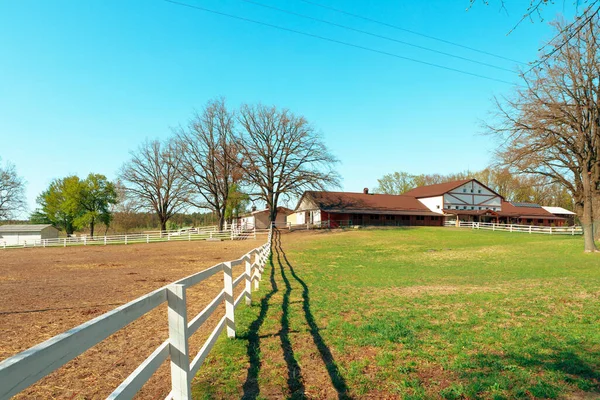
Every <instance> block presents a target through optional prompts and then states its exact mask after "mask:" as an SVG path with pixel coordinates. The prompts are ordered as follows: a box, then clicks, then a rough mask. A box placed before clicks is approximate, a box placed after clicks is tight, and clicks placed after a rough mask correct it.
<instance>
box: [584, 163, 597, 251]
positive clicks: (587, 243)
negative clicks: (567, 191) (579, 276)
mask: <svg viewBox="0 0 600 400" xmlns="http://www.w3.org/2000/svg"><path fill="white" fill-rule="evenodd" d="M582 183H583V210H582V215H581V226H582V227H583V241H584V249H585V252H586V253H593V252H597V251H598V248H597V247H596V243H595V242H594V205H593V203H594V195H593V192H592V185H591V179H590V176H589V175H588V173H587V171H586V170H585V169H584V170H583V174H582Z"/></svg>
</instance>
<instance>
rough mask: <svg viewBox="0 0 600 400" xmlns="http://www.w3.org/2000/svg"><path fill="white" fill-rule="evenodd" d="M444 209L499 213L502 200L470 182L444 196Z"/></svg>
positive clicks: (477, 184) (481, 186) (484, 188)
mask: <svg viewBox="0 0 600 400" xmlns="http://www.w3.org/2000/svg"><path fill="white" fill-rule="evenodd" d="M444 208H445V209H448V210H475V211H479V210H493V211H500V210H501V209H502V198H501V197H500V196H498V195H497V194H496V193H494V192H492V191H491V190H489V189H487V188H486V187H485V186H483V185H480V184H479V183H478V182H476V181H470V182H467V183H465V184H464V185H461V186H459V187H457V188H456V189H452V190H450V191H449V192H447V193H445V194H444Z"/></svg>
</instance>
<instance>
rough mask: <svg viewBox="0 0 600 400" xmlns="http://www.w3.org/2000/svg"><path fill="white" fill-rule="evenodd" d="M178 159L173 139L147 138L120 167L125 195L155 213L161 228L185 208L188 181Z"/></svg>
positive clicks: (164, 227) (188, 190)
mask: <svg viewBox="0 0 600 400" xmlns="http://www.w3.org/2000/svg"><path fill="white" fill-rule="evenodd" d="M180 160H181V158H180V157H179V156H178V155H177V154H176V147H175V146H174V144H173V143H172V142H167V143H164V144H163V143H161V142H160V141H158V140H155V141H146V142H145V143H144V144H143V145H141V146H140V147H139V149H138V150H137V151H135V152H132V153H131V159H130V160H129V161H128V162H127V163H125V165H123V167H122V168H121V173H120V177H119V178H120V180H121V182H122V183H123V184H124V185H125V187H126V193H127V196H128V197H129V198H131V199H133V200H134V201H135V203H136V204H138V206H139V208H140V209H145V210H153V211H154V212H156V214H157V216H158V218H159V220H160V225H161V229H162V230H166V228H167V221H168V220H169V219H170V218H171V217H172V216H173V215H174V214H176V213H177V212H180V211H182V210H183V209H184V208H185V206H186V204H187V202H188V198H189V195H190V187H189V184H188V182H187V181H186V180H185V179H183V177H182V175H181V172H180V171H181V165H180V163H181V161H180Z"/></svg>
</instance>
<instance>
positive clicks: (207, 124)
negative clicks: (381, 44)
mask: <svg viewBox="0 0 600 400" xmlns="http://www.w3.org/2000/svg"><path fill="white" fill-rule="evenodd" d="M336 163H337V159H336V158H335V157H334V156H333V155H332V154H331V152H330V151H329V149H328V148H327V147H326V146H325V144H324V142H323V139H322V137H321V135H320V134H319V132H318V131H317V130H316V128H315V127H314V126H313V125H312V124H311V123H309V122H308V120H307V119H306V118H304V117H303V116H300V115H296V114H294V113H292V112H291V111H289V110H287V109H279V108H277V107H273V106H265V105H262V104H255V105H248V104H246V105H243V106H241V107H240V108H239V109H237V110H233V109H231V108H229V107H228V106H227V104H226V103H225V101H224V100H223V99H216V100H212V101H210V102H209V103H208V104H207V105H206V106H205V107H204V108H203V109H202V110H201V111H200V112H198V113H197V114H196V115H194V116H193V118H192V119H191V120H190V121H189V123H188V124H187V125H186V126H180V127H178V128H177V129H174V130H173V135H172V136H171V137H170V138H168V139H167V140H164V141H159V140H154V141H146V142H144V143H142V144H141V145H140V147H139V148H138V149H137V150H135V151H132V152H131V158H130V159H129V160H128V161H127V162H126V163H125V164H124V165H123V166H122V168H121V170H120V173H119V180H120V182H121V183H122V185H123V187H124V202H126V203H127V204H128V205H129V206H130V207H131V208H132V209H134V210H144V211H150V210H151V211H153V212H155V213H156V215H157V216H158V218H159V221H160V226H161V229H166V224H167V222H168V221H169V219H170V218H172V216H173V215H175V214H176V213H179V212H182V211H183V210H185V209H186V208H187V207H189V206H193V207H196V208H201V209H208V210H210V211H212V212H213V213H214V215H215V216H216V218H217V225H218V226H219V228H222V227H223V225H224V223H225V220H226V219H230V218H232V217H233V216H235V215H236V214H237V213H239V212H240V211H241V210H242V209H244V206H245V205H246V204H247V203H248V202H253V203H254V202H259V203H262V204H264V205H266V208H267V209H268V210H269V213H270V215H269V219H270V220H271V221H275V218H276V216H277V208H278V206H279V204H281V202H282V200H284V199H286V200H287V199H289V198H291V197H294V196H298V195H300V194H301V193H302V192H304V191H305V190H325V189H327V188H330V187H335V186H338V185H339V175H338V173H337V172H336V171H335V169H334V166H335V164H336Z"/></svg>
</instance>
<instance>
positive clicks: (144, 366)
mask: <svg viewBox="0 0 600 400" xmlns="http://www.w3.org/2000/svg"><path fill="white" fill-rule="evenodd" d="M271 239H272V231H271V230H269V234H268V240H267V242H266V243H265V244H263V245H262V246H260V247H257V248H255V249H253V250H251V251H250V252H248V253H246V254H245V255H244V256H242V257H240V258H238V259H237V260H233V261H227V262H223V263H220V264H217V265H214V266H212V267H210V268H208V269H205V270H204V271H201V272H198V273H196V274H193V275H190V276H188V277H186V278H183V279H180V280H178V281H176V282H174V283H172V284H170V285H167V286H163V287H162V288H160V289H157V290H155V291H153V292H151V293H148V294H146V295H145V296H142V297H139V298H137V299H135V300H133V301H131V302H129V303H127V304H125V305H123V306H121V307H119V308H116V309H114V310H112V311H110V312H108V313H106V314H103V315H101V316H99V317H97V318H94V319H93V320H91V321H88V322H86V323H84V324H82V325H79V326H78V327H75V328H73V329H71V330H68V331H66V332H64V333H62V334H60V335H58V336H55V337H53V338H51V339H49V340H47V341H45V342H43V343H41V344H38V345H37V346H34V347H32V348H30V349H28V350H25V351H23V352H21V353H19V354H17V355H15V356H13V357H10V358H8V359H6V360H4V361H2V362H0V399H8V398H10V397H11V396H14V395H16V394H18V393H19V392H21V391H22V390H24V389H26V388H27V387H29V386H31V385H32V384H34V383H35V382H37V381H38V380H40V379H42V378H43V377H45V376H46V375H48V374H50V373H51V372H53V371H55V370H56V369H58V368H60V367H61V366H63V365H64V364H66V363H67V362H69V361H71V360H72V359H74V358H75V357H77V356H78V355H80V354H82V353H83V352H84V351H86V350H88V349H90V348H91V347H92V346H95V345H96V344H98V343H99V342H100V341H102V340H104V339H106V338H107V337H108V336H110V335H112V334H113V333H115V332H117V331H118V330H120V329H122V328H124V327H125V326H126V325H128V324H130V323H131V322H133V321H135V320H137V319H138V318H140V317H141V316H143V315H144V314H146V313H147V312H149V311H151V310H153V309H155V308H156V307H158V306H159V305H161V304H163V303H165V302H166V303H167V304H168V321H165V322H167V323H168V326H169V338H168V339H167V340H165V341H164V342H163V343H162V344H161V345H160V346H158V347H157V348H156V349H155V350H154V352H153V353H152V354H151V355H150V356H148V358H146V359H145V360H144V361H143V362H142V363H141V364H140V365H139V366H138V367H137V368H136V369H135V371H133V372H132V373H131V374H130V375H129V376H128V377H127V378H126V379H125V380H124V381H123V382H122V383H121V384H120V385H119V387H117V388H116V389H115V390H114V392H112V394H111V395H110V396H109V397H108V398H109V399H131V398H132V397H133V396H134V395H135V394H136V393H137V392H138V391H139V390H140V389H141V387H142V386H143V385H144V383H146V382H147V381H148V380H149V379H150V377H151V376H152V375H153V374H154V373H155V372H156V370H157V369H158V368H159V367H160V365H161V364H162V363H163V362H164V361H166V360H167V358H169V357H170V360H171V361H170V362H171V388H172V389H171V392H170V393H169V395H168V396H167V398H168V399H174V400H182V399H191V389H190V386H191V381H192V378H193V377H194V375H195V374H196V372H198V369H199V368H200V366H201V365H202V363H203V362H204V360H205V359H206V356H207V355H208V353H209V352H210V350H211V349H212V347H213V346H214V344H215V342H216V340H217V338H218V337H219V335H220V333H221V332H222V331H223V330H224V329H225V328H227V336H228V337H230V338H232V337H235V317H234V310H235V308H236V307H237V306H238V305H239V304H240V303H241V301H242V299H245V300H246V301H245V302H246V304H247V305H249V304H251V300H252V284H253V283H254V288H255V289H258V285H259V281H260V280H261V277H262V273H263V271H264V268H265V265H266V262H267V259H268V257H269V255H270V253H271ZM252 256H254V261H252ZM242 263H245V270H244V273H243V274H241V275H240V276H238V277H237V278H235V279H234V278H233V274H232V267H234V266H236V265H240V264H242ZM220 271H223V278H224V279H223V280H224V287H223V290H222V291H221V292H220V293H219V294H218V295H217V297H215V298H214V299H213V300H212V301H211V302H210V303H209V304H208V305H207V306H206V307H205V308H204V310H202V311H201V312H200V313H199V314H198V315H196V316H195V317H194V318H192V320H191V321H188V320H187V303H186V290H187V289H188V288H190V287H192V286H194V285H196V284H198V283H200V282H202V281H204V280H205V279H207V278H209V277H211V276H213V275H214V274H216V273H218V272H220ZM242 282H245V288H244V290H243V292H242V293H241V294H240V295H239V296H238V297H237V299H235V300H234V294H233V293H234V292H233V290H234V289H235V288H236V286H238V285H239V284H240V283H242ZM223 301H224V302H225V316H223V318H221V320H220V321H219V323H218V324H217V327H216V328H215V329H214V330H213V331H212V333H211V334H210V336H209V337H208V339H207V341H206V342H205V343H204V345H203V346H202V348H201V349H200V351H199V352H198V354H196V355H195V357H194V358H193V359H192V360H191V361H190V356H191V355H190V348H189V346H188V338H189V337H190V336H191V335H192V334H193V333H194V332H196V331H197V330H198V328H200V326H201V325H202V324H203V323H204V322H205V321H206V320H207V319H208V318H209V317H210V316H211V315H212V314H213V312H214V311H215V309H216V308H217V307H218V306H219V305H220V304H221V303H222V302H223Z"/></svg>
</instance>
